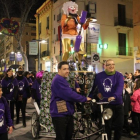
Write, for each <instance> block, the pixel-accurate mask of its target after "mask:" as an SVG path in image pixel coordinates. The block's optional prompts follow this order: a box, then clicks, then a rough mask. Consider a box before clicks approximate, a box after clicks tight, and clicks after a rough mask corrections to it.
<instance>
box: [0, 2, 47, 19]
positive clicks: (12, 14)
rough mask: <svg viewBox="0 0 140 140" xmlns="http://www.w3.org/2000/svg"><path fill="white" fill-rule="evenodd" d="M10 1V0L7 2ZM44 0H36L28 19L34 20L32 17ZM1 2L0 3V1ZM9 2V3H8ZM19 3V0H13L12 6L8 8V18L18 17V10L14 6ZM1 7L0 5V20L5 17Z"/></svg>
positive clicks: (16, 6)
mask: <svg viewBox="0 0 140 140" xmlns="http://www.w3.org/2000/svg"><path fill="white" fill-rule="evenodd" d="M8 1H10V2H11V1H12V0H7V2H8ZM45 1H46V0H37V2H36V4H35V5H33V7H32V9H31V11H30V13H29V16H28V17H29V18H34V15H35V13H36V10H37V9H38V8H39V7H40V6H41V5H42V4H43V3H44V2H45ZM0 2H1V1H0ZM10 2H9V3H10ZM16 2H17V3H19V2H20V0H14V2H13V5H12V6H11V7H10V9H9V12H10V17H20V8H19V7H18V5H17V4H16ZM3 8H4V7H3V5H2V4H1V3H0V18H3V17H6V15H5V10H3Z"/></svg>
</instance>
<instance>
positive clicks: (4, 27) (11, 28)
mask: <svg viewBox="0 0 140 140" xmlns="http://www.w3.org/2000/svg"><path fill="white" fill-rule="evenodd" d="M18 30H19V23H18V22H17V21H15V20H12V19H9V18H2V19H1V20H0V32H2V33H3V34H5V35H8V36H14V35H15V34H17V32H18Z"/></svg>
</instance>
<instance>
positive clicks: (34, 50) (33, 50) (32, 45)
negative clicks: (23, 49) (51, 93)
mask: <svg viewBox="0 0 140 140" xmlns="http://www.w3.org/2000/svg"><path fill="white" fill-rule="evenodd" d="M37 54H38V42H29V55H37Z"/></svg>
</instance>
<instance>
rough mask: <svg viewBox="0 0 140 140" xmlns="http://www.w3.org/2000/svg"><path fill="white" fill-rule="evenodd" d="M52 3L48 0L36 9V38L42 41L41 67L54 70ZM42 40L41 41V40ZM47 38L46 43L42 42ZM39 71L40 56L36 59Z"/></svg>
mask: <svg viewBox="0 0 140 140" xmlns="http://www.w3.org/2000/svg"><path fill="white" fill-rule="evenodd" d="M52 5H53V2H52V1H51V0H46V2H44V3H43V4H42V5H41V7H39V8H38V9H37V11H36V14H35V17H36V33H37V36H36V40H38V42H40V52H41V53H40V69H41V70H45V71H52V59H51V56H52V54H51V47H52V46H51V45H52ZM39 40H40V41H39ZM41 40H46V41H47V42H46V43H44V44H43V43H41ZM36 70H37V71H38V58H37V59H36Z"/></svg>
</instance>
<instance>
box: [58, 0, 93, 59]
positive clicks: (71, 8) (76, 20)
mask: <svg viewBox="0 0 140 140" xmlns="http://www.w3.org/2000/svg"><path fill="white" fill-rule="evenodd" d="M62 10H63V12H64V14H63V15H62V18H61V27H62V44H63V57H62V60H63V61H67V60H68V58H69V51H70V45H71V42H73V45H74V44H75V41H76V36H77V35H78V32H77V25H78V24H81V23H80V17H79V16H78V14H77V11H78V5H77V4H76V3H75V2H72V1H69V2H66V3H64V4H63V8H62ZM89 21H90V20H87V21H86V22H85V23H84V24H81V25H82V27H83V29H84V30H85V29H87V27H88V25H89ZM77 53H78V57H77V58H78V61H80V60H81V59H82V56H83V54H85V50H84V43H81V45H80V49H79V51H78V52H77ZM77 53H76V54H77Z"/></svg>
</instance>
